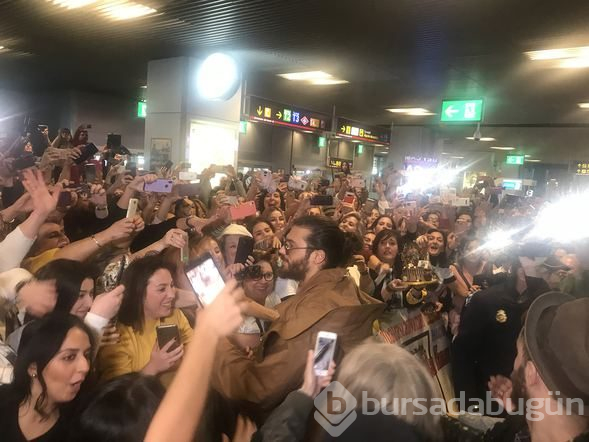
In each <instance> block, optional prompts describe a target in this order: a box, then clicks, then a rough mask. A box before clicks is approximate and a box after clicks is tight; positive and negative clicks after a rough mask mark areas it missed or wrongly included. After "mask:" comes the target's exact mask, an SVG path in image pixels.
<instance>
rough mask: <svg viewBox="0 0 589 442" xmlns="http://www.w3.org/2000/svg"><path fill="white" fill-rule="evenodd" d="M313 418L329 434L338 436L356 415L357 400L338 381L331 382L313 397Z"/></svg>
mask: <svg viewBox="0 0 589 442" xmlns="http://www.w3.org/2000/svg"><path fill="white" fill-rule="evenodd" d="M314 403H315V408H316V409H317V411H315V414H314V417H315V420H316V421H317V422H318V423H319V424H320V425H321V426H322V427H323V428H325V431H327V432H328V433H329V434H330V435H331V436H333V437H338V436H340V435H341V434H342V433H343V432H344V431H345V430H346V429H347V428H348V427H349V426H350V425H351V424H352V423H353V422H354V421H355V420H356V418H357V417H358V415H357V414H356V411H355V409H356V405H357V404H358V402H357V401H356V398H355V397H354V396H352V394H351V393H350V392H349V391H348V390H346V389H345V387H344V386H343V385H342V384H340V383H339V382H337V381H335V382H332V383H331V384H329V385H328V386H327V388H325V390H323V391H322V392H321V393H320V394H319V395H318V396H317V397H316V398H315V402H314Z"/></svg>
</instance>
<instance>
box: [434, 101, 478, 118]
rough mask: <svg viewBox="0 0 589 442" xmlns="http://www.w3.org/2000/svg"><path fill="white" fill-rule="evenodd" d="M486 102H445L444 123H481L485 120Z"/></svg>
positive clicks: (442, 114)
mask: <svg viewBox="0 0 589 442" xmlns="http://www.w3.org/2000/svg"><path fill="white" fill-rule="evenodd" d="M483 109H484V100H482V99H478V100H443V101H442V112H441V121H442V123H465V122H474V123H479V122H480V121H482V119H483Z"/></svg>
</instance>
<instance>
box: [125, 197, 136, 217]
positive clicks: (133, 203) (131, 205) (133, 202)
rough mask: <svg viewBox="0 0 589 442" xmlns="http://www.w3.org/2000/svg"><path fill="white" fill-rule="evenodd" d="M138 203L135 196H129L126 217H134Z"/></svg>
mask: <svg viewBox="0 0 589 442" xmlns="http://www.w3.org/2000/svg"><path fill="white" fill-rule="evenodd" d="M138 204H139V200H138V199H137V198H131V199H130V200H129V207H127V218H133V217H135V214H136V213H137V206H138Z"/></svg>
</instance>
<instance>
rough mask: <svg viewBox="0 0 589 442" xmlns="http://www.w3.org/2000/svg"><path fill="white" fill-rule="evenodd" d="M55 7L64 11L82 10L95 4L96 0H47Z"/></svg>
mask: <svg viewBox="0 0 589 442" xmlns="http://www.w3.org/2000/svg"><path fill="white" fill-rule="evenodd" d="M49 1H51V2H52V3H53V4H54V5H56V6H61V7H62V8H66V9H76V8H82V7H84V6H88V5H91V4H92V3H96V0H49Z"/></svg>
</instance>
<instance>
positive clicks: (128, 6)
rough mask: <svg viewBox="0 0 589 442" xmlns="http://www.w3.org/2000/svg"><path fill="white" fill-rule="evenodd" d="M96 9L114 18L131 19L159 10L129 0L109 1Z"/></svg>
mask: <svg viewBox="0 0 589 442" xmlns="http://www.w3.org/2000/svg"><path fill="white" fill-rule="evenodd" d="M96 10H97V11H99V12H100V13H102V14H103V15H106V16H107V17H108V18H111V19H113V20H131V19H134V18H140V17H144V16H146V15H150V14H154V13H156V12H157V9H153V8H150V7H149V6H145V5H142V4H141V3H135V2H130V1H127V0H112V1H108V2H106V4H104V5H102V6H98V7H97V8H96Z"/></svg>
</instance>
